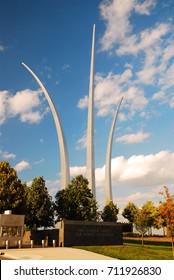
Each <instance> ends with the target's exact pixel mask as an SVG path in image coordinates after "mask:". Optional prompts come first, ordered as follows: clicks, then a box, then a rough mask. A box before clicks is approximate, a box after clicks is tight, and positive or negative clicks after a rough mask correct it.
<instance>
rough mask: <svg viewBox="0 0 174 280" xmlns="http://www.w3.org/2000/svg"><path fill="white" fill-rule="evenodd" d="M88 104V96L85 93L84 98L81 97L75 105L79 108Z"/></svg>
mask: <svg viewBox="0 0 174 280" xmlns="http://www.w3.org/2000/svg"><path fill="white" fill-rule="evenodd" d="M87 106H88V96H87V95H86V96H85V97H84V98H81V99H80V100H79V102H78V104H77V107H78V108H80V109H84V108H86V107H87Z"/></svg>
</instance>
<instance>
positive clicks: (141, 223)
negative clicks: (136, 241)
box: [134, 208, 149, 245]
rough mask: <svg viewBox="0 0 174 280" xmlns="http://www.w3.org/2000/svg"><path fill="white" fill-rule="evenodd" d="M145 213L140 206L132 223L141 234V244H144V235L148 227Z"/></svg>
mask: <svg viewBox="0 0 174 280" xmlns="http://www.w3.org/2000/svg"><path fill="white" fill-rule="evenodd" d="M147 219H148V217H147V213H146V211H145V210H144V209H142V208H140V209H138V210H137V213H136V214H135V217H134V225H135V228H136V230H137V231H138V232H139V233H140V234H141V240H142V245H144V235H145V233H146V232H147V231H148V229H149V224H148V220H147Z"/></svg>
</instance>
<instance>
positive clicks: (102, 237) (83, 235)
mask: <svg viewBox="0 0 174 280" xmlns="http://www.w3.org/2000/svg"><path fill="white" fill-rule="evenodd" d="M122 244H123V237H122V224H121V223H109V222H83V221H67V220H63V221H62V227H61V229H60V230H59V246H63V247H71V246H90V245H91V246H92V245H122Z"/></svg>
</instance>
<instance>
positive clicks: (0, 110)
mask: <svg viewBox="0 0 174 280" xmlns="http://www.w3.org/2000/svg"><path fill="white" fill-rule="evenodd" d="M7 100H8V91H0V125H1V124H3V123H4V122H5V120H6V114H7V112H6V110H7Z"/></svg>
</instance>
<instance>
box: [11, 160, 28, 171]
mask: <svg viewBox="0 0 174 280" xmlns="http://www.w3.org/2000/svg"><path fill="white" fill-rule="evenodd" d="M29 168H31V165H30V163H29V162H28V161H25V160H23V161H21V162H19V163H18V164H16V165H15V167H14V169H15V170H16V171H18V172H21V171H23V170H24V169H29Z"/></svg>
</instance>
